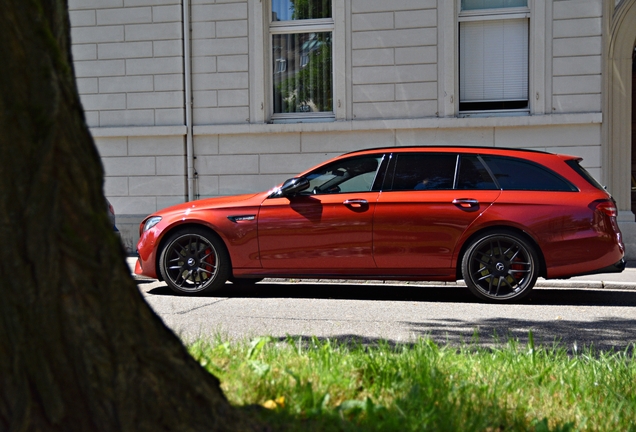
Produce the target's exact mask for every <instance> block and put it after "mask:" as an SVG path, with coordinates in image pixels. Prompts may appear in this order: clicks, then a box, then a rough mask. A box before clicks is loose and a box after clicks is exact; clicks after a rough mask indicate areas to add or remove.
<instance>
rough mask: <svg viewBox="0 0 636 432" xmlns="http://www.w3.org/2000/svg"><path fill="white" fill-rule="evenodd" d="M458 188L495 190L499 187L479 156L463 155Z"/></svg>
mask: <svg viewBox="0 0 636 432" xmlns="http://www.w3.org/2000/svg"><path fill="white" fill-rule="evenodd" d="M456 189H459V190H471V189H472V190H493V189H498V187H497V184H496V183H495V182H494V181H493V179H492V177H491V176H490V174H489V173H488V170H487V169H486V167H484V164H483V163H482V162H481V160H480V159H479V158H478V157H477V156H472V155H462V157H461V160H460V165H459V174H458V177H457V187H456Z"/></svg>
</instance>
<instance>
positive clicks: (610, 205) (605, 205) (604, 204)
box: [591, 200, 618, 218]
mask: <svg viewBox="0 0 636 432" xmlns="http://www.w3.org/2000/svg"><path fill="white" fill-rule="evenodd" d="M591 207H592V208H593V209H594V210H598V211H600V212H601V213H603V214H605V215H607V216H609V217H614V218H615V217H617V216H618V209H617V208H616V204H615V203H614V201H612V200H599V201H594V202H593V203H592V205H591Z"/></svg>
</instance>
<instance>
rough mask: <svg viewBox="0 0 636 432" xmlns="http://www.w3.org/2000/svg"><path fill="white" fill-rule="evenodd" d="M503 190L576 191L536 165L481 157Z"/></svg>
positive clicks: (505, 158)
mask: <svg viewBox="0 0 636 432" xmlns="http://www.w3.org/2000/svg"><path fill="white" fill-rule="evenodd" d="M482 159H483V160H484V162H485V163H486V165H488V168H490V171H491V172H492V174H493V175H494V176H495V179H496V180H497V182H498V183H499V186H500V187H501V189H503V190H532V191H554V192H576V191H577V190H578V189H577V188H576V187H575V186H574V185H573V184H572V183H570V182H569V181H567V180H566V179H564V178H563V177H561V176H560V175H558V174H557V173H555V172H553V171H551V170H549V169H548V168H545V167H543V166H541V165H539V164H537V163H534V162H531V161H527V160H523V159H517V158H511V157H505V156H482Z"/></svg>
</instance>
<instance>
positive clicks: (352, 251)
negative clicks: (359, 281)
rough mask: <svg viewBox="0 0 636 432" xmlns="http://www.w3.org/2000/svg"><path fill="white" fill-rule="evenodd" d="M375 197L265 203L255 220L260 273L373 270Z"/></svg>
mask: <svg viewBox="0 0 636 432" xmlns="http://www.w3.org/2000/svg"><path fill="white" fill-rule="evenodd" d="M378 195H379V194H378V192H352V193H338V194H324V195H298V196H295V197H291V198H270V199H267V200H265V202H264V203H263V205H262V207H261V210H260V213H259V217H258V233H259V245H260V259H261V263H262V265H263V268H265V269H268V268H269V269H274V268H275V269H289V270H290V271H292V272H295V273H300V272H302V270H303V269H313V270H316V269H324V270H327V271H329V272H332V271H333V269H365V268H375V263H374V260H373V256H372V227H373V212H374V210H375V206H376V201H377V198H378Z"/></svg>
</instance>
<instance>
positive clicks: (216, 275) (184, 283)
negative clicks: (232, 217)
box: [159, 227, 231, 294]
mask: <svg viewBox="0 0 636 432" xmlns="http://www.w3.org/2000/svg"><path fill="white" fill-rule="evenodd" d="M230 270H231V269H230V256H229V254H228V253H227V250H226V249H225V245H224V244H223V242H222V241H221V240H219V239H218V238H217V237H216V236H214V235H213V234H212V233H210V232H209V231H207V230H205V229H203V228H197V227H195V228H187V229H182V230H178V231H176V232H174V233H173V234H172V235H170V237H169V238H168V240H167V241H166V244H165V247H164V248H163V250H162V251H161V255H160V256H159V271H160V272H161V276H162V277H163V280H164V281H165V282H166V283H167V284H168V286H169V287H170V289H172V290H173V291H175V292H176V293H179V294H203V293H210V292H212V291H215V290H217V289H219V288H221V287H222V286H223V285H224V284H225V282H226V281H227V278H228V276H229V274H230Z"/></svg>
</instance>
